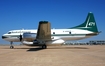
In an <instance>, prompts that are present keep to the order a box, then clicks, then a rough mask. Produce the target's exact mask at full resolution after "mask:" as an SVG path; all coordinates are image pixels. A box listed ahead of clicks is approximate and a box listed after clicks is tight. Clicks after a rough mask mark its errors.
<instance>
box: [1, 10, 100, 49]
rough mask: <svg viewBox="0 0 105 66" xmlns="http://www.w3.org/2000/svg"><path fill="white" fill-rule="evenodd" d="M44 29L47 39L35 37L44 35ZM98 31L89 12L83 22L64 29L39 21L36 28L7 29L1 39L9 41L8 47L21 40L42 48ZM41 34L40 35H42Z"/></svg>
mask: <svg viewBox="0 0 105 66" xmlns="http://www.w3.org/2000/svg"><path fill="white" fill-rule="evenodd" d="M45 23H46V25H45ZM41 24H42V26H43V24H44V25H45V26H44V27H45V29H44V27H41V26H40V25H41ZM46 29H47V31H49V33H48V34H49V36H50V38H47V39H50V40H46V39H45V38H46V37H44V38H41V39H37V37H38V35H39V36H40V34H42V35H44V33H45V32H46ZM40 30H41V31H40ZM38 32H39V33H38ZM99 33H100V32H99V31H98V29H97V25H96V21H95V18H94V15H93V13H92V12H89V13H88V15H87V18H86V20H85V22H84V23H82V24H80V25H78V26H75V27H71V28H66V29H51V26H50V23H49V22H48V21H40V22H39V27H38V29H21V30H11V31H8V32H7V33H6V34H3V36H2V39H4V40H6V41H9V42H10V44H11V46H10V48H14V46H13V42H22V44H24V45H28V46H42V48H44V49H45V48H47V45H61V44H63V43H65V41H70V40H81V39H85V38H90V37H92V36H96V35H98V34H99ZM46 34H47V32H46ZM42 35H41V36H40V37H42ZM44 36H45V35H44ZM44 39H45V40H44ZM40 40H41V41H40ZM41 42H42V44H41ZM43 42H44V44H43Z"/></svg>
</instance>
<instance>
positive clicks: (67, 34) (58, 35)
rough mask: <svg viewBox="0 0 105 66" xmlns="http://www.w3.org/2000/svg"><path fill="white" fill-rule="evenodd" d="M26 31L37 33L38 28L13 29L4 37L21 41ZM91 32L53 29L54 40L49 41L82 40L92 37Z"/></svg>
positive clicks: (13, 40)
mask: <svg viewBox="0 0 105 66" xmlns="http://www.w3.org/2000/svg"><path fill="white" fill-rule="evenodd" d="M26 32H30V33H37V30H12V31H9V32H8V33H6V34H4V35H3V36H5V37H7V38H4V40H7V41H12V42H20V40H19V36H20V34H21V35H23V33H26ZM91 33H93V32H91V31H88V30H82V29H51V38H52V41H49V42H50V43H51V44H53V43H64V42H65V41H68V40H80V39H84V38H88V37H91V36H86V35H87V34H91ZM23 38H24V37H23ZM49 42H48V43H49Z"/></svg>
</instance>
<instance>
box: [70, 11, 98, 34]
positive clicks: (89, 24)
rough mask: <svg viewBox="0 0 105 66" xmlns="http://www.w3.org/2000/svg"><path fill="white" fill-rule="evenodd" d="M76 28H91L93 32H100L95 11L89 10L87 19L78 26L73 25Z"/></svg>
mask: <svg viewBox="0 0 105 66" xmlns="http://www.w3.org/2000/svg"><path fill="white" fill-rule="evenodd" d="M72 28H76V29H84V30H89V31H92V32H98V29H97V25H96V21H95V19H94V15H93V13H91V12H89V13H88V16H87V18H86V21H85V22H84V23H82V24H80V25H78V26H75V27H72Z"/></svg>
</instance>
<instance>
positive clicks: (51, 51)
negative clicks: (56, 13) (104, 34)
mask: <svg viewBox="0 0 105 66" xmlns="http://www.w3.org/2000/svg"><path fill="white" fill-rule="evenodd" d="M14 47H15V48H14V49H10V48H9V46H0V66H105V45H69V46H66V45H65V46H48V48H47V49H41V48H39V47H28V46H14Z"/></svg>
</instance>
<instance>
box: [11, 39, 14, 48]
mask: <svg viewBox="0 0 105 66" xmlns="http://www.w3.org/2000/svg"><path fill="white" fill-rule="evenodd" d="M10 44H11V46H10V49H13V48H14V46H13V42H12V41H11V42H10Z"/></svg>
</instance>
